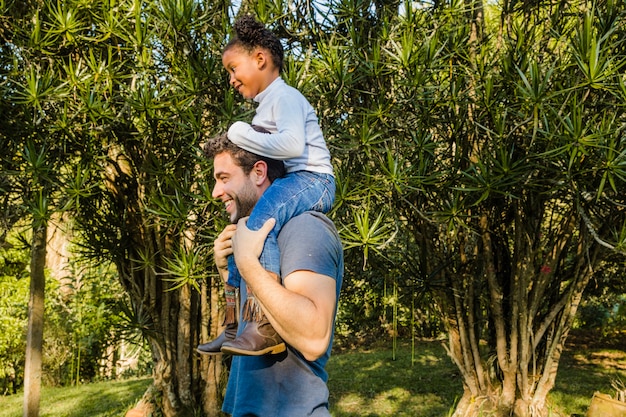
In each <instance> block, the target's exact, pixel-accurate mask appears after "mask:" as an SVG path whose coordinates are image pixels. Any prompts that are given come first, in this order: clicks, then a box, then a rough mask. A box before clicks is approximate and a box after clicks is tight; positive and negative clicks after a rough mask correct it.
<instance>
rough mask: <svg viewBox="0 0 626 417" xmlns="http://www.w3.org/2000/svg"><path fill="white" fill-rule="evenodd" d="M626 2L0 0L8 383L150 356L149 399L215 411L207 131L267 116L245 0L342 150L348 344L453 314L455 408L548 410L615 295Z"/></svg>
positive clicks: (29, 394) (624, 174)
mask: <svg viewBox="0 0 626 417" xmlns="http://www.w3.org/2000/svg"><path fill="white" fill-rule="evenodd" d="M623 6H624V3H623V2H621V1H613V0H605V1H578V0H574V1H542V0H538V1H516V0H504V1H498V2H495V1H494V2H482V1H469V0H468V1H461V0H459V1H431V2H419V1H416V2H411V1H396V0H393V1H388V0H381V1H367V0H337V1H290V2H283V1H279V0H276V1H256V2H253V1H250V2H246V1H243V2H234V3H231V2H222V1H208V0H207V1H202V0H143V1H141V0H66V1H55V0H24V1H12V0H0V9H1V10H2V13H1V16H0V92H1V94H2V102H1V103H0V108H1V111H2V114H1V117H0V140H1V144H0V147H1V148H2V154H1V155H2V158H1V160H0V162H1V166H0V170H1V171H0V172H1V176H0V190H1V191H2V194H1V201H0V208H1V209H2V212H3V215H2V218H1V219H0V220H1V222H2V223H1V225H0V226H1V229H0V236H1V240H0V251H1V252H0V253H1V258H0V260H1V261H2V263H0V277H1V279H2V280H1V281H0V291H1V293H2V301H1V305H0V309H2V310H1V311H2V316H1V318H2V322H1V325H2V328H1V330H2V331H1V332H0V378H1V380H2V383H3V387H4V391H5V392H6V393H9V394H11V393H13V392H17V391H20V392H23V393H24V408H25V410H24V415H25V416H26V415H28V416H35V415H39V404H40V395H41V393H40V387H41V383H42V382H43V384H44V385H45V386H70V385H76V384H82V383H85V382H89V381H96V380H107V379H115V378H121V377H123V376H138V375H145V374H146V373H150V375H151V376H152V379H151V382H152V384H151V387H150V389H149V390H148V392H147V396H146V399H149V400H151V401H152V403H153V404H154V407H155V410H156V411H157V412H158V413H160V415H163V416H167V417H169V416H187V415H190V416H191V415H194V416H195V415H219V405H220V403H221V396H222V394H223V387H224V381H225V378H226V377H227V369H226V364H225V362H223V360H222V358H221V357H217V358H202V359H201V358H200V357H198V356H197V355H196V354H195V352H194V350H195V346H196V345H197V344H198V343H200V342H203V341H206V340H208V339H210V337H211V336H212V335H215V334H216V333H217V332H218V331H219V324H220V323H221V317H220V314H221V305H220V297H219V293H220V283H219V282H218V279H217V278H218V277H217V274H216V272H215V270H214V267H213V265H212V257H211V248H212V240H213V238H214V237H215V236H216V234H217V232H218V231H219V230H221V228H222V227H223V226H224V225H225V221H226V219H225V218H224V217H223V215H222V213H221V212H222V208H221V206H220V205H219V204H218V203H217V202H215V201H213V200H212V199H211V197H210V190H211V187H212V180H211V167H210V164H209V163H208V161H206V160H205V159H204V158H203V157H202V155H201V152H200V146H201V144H202V142H203V140H205V139H206V138H207V137H208V136H211V135H214V134H217V133H220V132H223V131H225V130H226V129H227V128H228V126H229V125H230V124H231V123H233V122H234V121H236V120H250V118H251V117H252V114H253V111H254V109H253V106H252V105H251V103H247V102H244V101H243V100H241V98H240V97H239V96H237V95H236V93H234V92H233V91H232V89H230V88H229V86H228V83H227V75H226V73H225V71H224V70H223V68H222V65H221V59H220V52H221V49H222V48H223V46H224V44H225V42H226V41H227V39H228V36H229V34H230V31H231V27H232V22H233V21H234V19H235V18H236V15H237V14H238V13H243V12H251V13H253V14H254V15H256V16H258V18H259V19H260V20H261V21H263V22H264V23H266V24H267V25H268V26H269V27H270V28H271V29H272V30H274V31H275V32H276V33H277V34H278V35H279V36H280V37H281V39H283V42H284V46H285V50H286V69H285V74H284V78H285V79H286V81H287V82H288V83H289V84H291V85H293V86H295V87H297V88H298V89H299V90H300V91H302V93H303V94H304V95H305V96H306V97H307V98H308V99H309V101H310V102H311V103H312V104H313V106H314V108H315V109H316V110H317V113H318V116H319V118H320V124H321V125H322V128H323V130H324V133H325V135H326V139H327V142H328V145H329V148H330V150H331V154H332V156H333V164H334V167H335V171H336V176H337V184H338V189H337V202H336V204H335V207H334V208H333V211H332V212H331V213H330V217H331V218H332V219H333V220H334V222H335V223H336V225H337V227H338V229H339V231H340V234H341V237H342V241H343V242H344V248H345V256H346V271H345V277H346V278H345V284H344V287H343V293H342V299H341V304H340V311H339V314H338V318H337V338H336V348H337V349H336V351H337V353H340V354H341V355H343V353H341V352H351V351H357V350H359V349H364V348H365V349H367V347H368V346H372V347H378V348H380V347H381V346H386V343H388V344H389V345H390V346H391V350H390V355H391V356H392V358H394V359H395V356H396V355H397V354H400V353H401V352H406V351H404V350H403V348H405V349H408V350H409V355H410V359H409V363H408V364H407V365H404V366H406V367H409V366H410V365H414V364H415V360H414V359H415V358H416V357H417V356H418V355H419V351H420V348H421V349H426V348H425V347H424V346H423V345H419V344H412V343H417V342H415V341H417V340H423V339H431V340H432V339H439V340H440V342H441V343H438V346H439V345H443V346H444V347H445V350H442V351H441V352H440V355H439V356H438V357H440V356H444V357H445V358H446V359H447V360H448V361H449V363H450V364H451V365H452V367H451V368H450V369H452V370H453V371H451V372H450V373H449V374H446V375H448V378H447V379H448V383H449V384H450V385H453V384H454V385H456V388H457V391H456V393H455V394H450V395H455V396H458V398H455V399H454V400H453V401H452V402H453V404H454V405H452V406H450V410H449V412H450V413H453V412H456V413H457V415H496V416H505V415H516V416H520V417H521V416H539V415H547V414H548V413H551V412H552V411H551V404H550V402H549V401H548V394H549V392H550V391H551V390H552V388H553V387H554V384H555V381H556V378H557V371H559V364H560V362H561V355H562V353H563V350H564V347H565V346H566V342H567V340H568V336H569V335H570V333H571V332H570V330H572V329H574V330H585V329H587V330H588V331H589V332H591V329H593V333H589V334H593V335H594V337H596V338H597V339H602V338H604V337H611V335H615V334H619V331H620V330H621V329H623V325H624V320H625V317H624V311H623V308H624V295H623V294H624V293H626V290H625V289H624V266H625V263H624V253H625V247H626V210H625V209H624V207H625V204H626V201H625V200H626V195H625V193H624V192H623V190H624V183H625V182H626V136H625V134H624V129H625V127H626V125H625V123H624V122H625V118H624V105H625V103H626V84H625V81H626V79H625V76H624V75H623V73H624V63H625V62H626V61H625V59H626V53H625V44H624V42H625V40H626V36H625V35H626V33H625V32H626V19H625V18H626V12H625V10H624V9H625V8H624V7H623ZM303 238H306V237H303ZM28 312H30V314H27V313H28ZM25 329H28V330H27V331H25ZM407 340H408V341H409V342H408V343H409V345H408V348H407V346H406V345H405V343H407V342H406V341H407ZM365 352H367V350H365ZM372 354H373V353H372ZM367 355H369V353H368V354H367ZM367 355H365V356H363V358H361V361H362V362H365V359H364V358H367V357H368V356H367ZM337 356H338V357H339V358H344V356H339V355H337ZM337 360H338V361H339V360H340V359H337ZM331 361H332V359H331ZM336 363H337V365H339V364H340V362H336ZM355 366H358V362H357V364H354V363H352V364H351V365H350V366H347V367H346V368H347V369H352V370H354V368H355ZM618 368H619V367H618ZM40 369H43V373H40V372H39V370H40ZM411 369H413V368H411ZM343 372H346V370H345V369H344V371H343ZM423 372H428V368H427V367H426V368H423ZM407 373H408V374H409V375H414V378H407V379H406V380H405V383H406V385H407V388H409V389H410V387H411V386H414V387H420V389H423V382H422V379H421V378H422V377H423V375H422V374H421V373H418V374H413V373H411V372H407ZM332 378H333V375H331V380H332ZM611 378H612V376H611V375H609V376H607V378H606V379H609V380H610V379H611ZM379 379H380V377H379ZM607 382H608V386H611V381H607ZM606 386H607V385H605V387H606ZM409 392H411V391H409ZM361 407H362V408H368V406H367V404H363V405H362V406H361ZM366 413H367V410H360V411H358V410H357V411H355V412H354V414H353V415H365V414H366ZM392 414H394V413H392Z"/></svg>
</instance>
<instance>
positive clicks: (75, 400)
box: [0, 378, 151, 417]
mask: <svg viewBox="0 0 626 417" xmlns="http://www.w3.org/2000/svg"><path fill="white" fill-rule="evenodd" d="M150 382H151V379H150V378H142V379H128V380H124V381H108V382H107V381H105V382H96V383H93V384H85V385H78V386H74V387H54V388H50V387H44V388H43V389H42V391H41V412H40V414H39V416H40V417H120V416H124V414H125V413H126V411H127V410H129V409H131V408H132V407H133V406H134V405H135V403H136V402H137V401H138V400H139V399H140V398H141V396H142V395H143V393H144V392H145V391H146V388H147V387H148V386H149V385H150ZM22 401H23V395H12V396H8V397H0V417H22Z"/></svg>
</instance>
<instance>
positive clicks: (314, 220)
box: [283, 211, 337, 232]
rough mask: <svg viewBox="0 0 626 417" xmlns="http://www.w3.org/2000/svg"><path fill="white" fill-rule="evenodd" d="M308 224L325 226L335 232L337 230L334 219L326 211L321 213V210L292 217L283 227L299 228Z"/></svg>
mask: <svg viewBox="0 0 626 417" xmlns="http://www.w3.org/2000/svg"><path fill="white" fill-rule="evenodd" d="M307 226H309V227H310V226H317V227H319V226H324V227H326V228H329V229H330V230H333V231H335V232H336V231H337V229H336V227H335V224H334V223H333V221H332V220H330V219H329V218H328V216H326V215H325V214H324V213H320V212H319V211H305V212H304V213H302V214H299V215H297V216H295V217H292V218H291V219H289V221H287V223H286V224H285V225H284V226H283V229H284V228H287V227H289V228H290V229H296V230H297V228H301V227H307Z"/></svg>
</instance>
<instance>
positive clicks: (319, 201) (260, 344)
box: [198, 15, 335, 355]
mask: <svg viewBox="0 0 626 417" xmlns="http://www.w3.org/2000/svg"><path fill="white" fill-rule="evenodd" d="M234 29H235V33H236V36H235V37H234V38H233V39H231V40H230V42H229V43H228V44H227V45H226V47H225V48H224V51H223V53H222V64H223V65H224V67H225V68H226V70H227V71H228V73H229V75H230V84H231V85H232V86H233V88H235V90H237V91H238V92H239V93H240V94H241V95H242V96H243V97H244V98H246V99H253V100H254V101H255V102H257V103H258V107H257V109H256V114H255V115H254V117H253V119H252V124H248V123H244V122H235V123H234V124H233V125H232V126H231V127H230V128H229V129H228V138H229V139H230V140H231V141H232V142H233V143H235V144H236V145H238V146H240V147H241V148H243V149H245V150H247V151H250V152H253V153H256V154H258V155H262V156H266V157H270V158H273V159H278V160H283V161H284V164H285V168H286V171H287V174H286V175H285V176H284V177H282V178H279V179H277V180H275V181H274V182H273V183H272V185H271V186H270V187H269V189H268V190H267V191H265V193H264V194H263V196H262V197H261V199H260V200H259V201H258V203H257V204H256V206H255V207H254V209H253V211H252V214H251V215H250V218H249V219H248V222H247V227H248V228H249V229H251V230H258V229H260V228H261V226H263V224H264V223H265V222H266V221H267V220H268V219H270V218H274V219H276V225H275V227H274V229H273V230H272V232H270V234H269V235H268V237H267V239H266V241H265V245H264V247H263V253H262V254H261V257H260V258H259V260H260V262H261V264H262V265H263V266H264V267H265V269H267V270H268V271H270V272H273V273H275V274H276V276H277V279H280V252H279V249H278V244H277V241H276V238H277V236H278V233H279V232H280V229H281V227H282V226H283V225H284V224H285V223H286V222H287V221H288V220H289V219H290V218H292V217H294V216H296V215H298V214H301V213H303V212H305V211H308V210H315V211H321V212H324V213H326V212H328V211H329V210H330V208H331V207H332V205H333V202H334V199H335V179H334V176H333V168H332V165H331V162H330V153H329V151H328V148H327V147H326V143H325V141H324V136H323V134H322V130H321V128H320V126H319V124H318V119H317V116H316V114H315V110H314V109H313V107H312V106H311V104H310V103H309V102H308V101H307V99H306V98H305V97H304V96H303V95H302V94H301V93H300V92H299V91H298V90H296V89H295V88H293V87H290V86H288V85H287V84H286V83H285V81H284V80H283V79H282V78H281V76H280V75H281V73H282V69H283V68H282V67H283V47H282V44H281V43H280V40H279V39H278V38H277V37H276V36H275V35H274V34H273V33H272V32H271V31H270V30H268V29H267V28H265V26H263V25H262V24H261V23H259V22H258V21H256V20H255V19H254V17H252V16H250V15H247V16H243V17H241V18H240V19H238V20H237V21H236V22H235V25H234ZM252 125H254V126H255V127H256V126H258V127H260V128H261V129H255V128H253V127H252ZM262 129H264V130H266V131H269V132H270V133H261V132H260V131H259V130H262ZM228 261H229V263H228V282H227V284H226V285H225V289H224V292H225V295H226V310H227V311H226V320H225V324H226V330H225V331H224V333H222V334H221V335H220V336H219V337H218V338H217V339H215V340H213V341H211V342H209V343H207V344H205V345H200V346H199V347H198V351H200V352H201V353H218V352H219V351H221V352H223V353H230V354H237V355H263V354H266V353H280V352H282V351H284V350H285V344H284V342H282V339H280V337H279V336H278V335H277V334H276V332H275V331H274V330H273V328H271V325H270V324H269V321H268V320H267V318H266V317H265V315H264V314H263V312H262V310H261V308H260V306H259V305H258V304H257V302H256V299H255V298H254V294H252V293H251V292H250V291H249V292H248V299H247V301H246V304H245V305H244V307H243V311H244V313H243V317H242V318H243V319H244V320H245V321H246V322H247V323H246V324H245V327H244V328H243V330H241V329H240V330H239V331H238V335H237V337H236V338H235V339H234V340H233V339H232V336H233V334H234V333H235V330H234V329H236V326H237V323H236V319H235V318H234V317H235V289H236V288H238V287H239V284H240V280H241V276H240V275H239V272H238V271H237V268H236V265H235V261H234V259H233V257H232V256H231V257H230V258H229V260H228ZM276 340H278V342H276Z"/></svg>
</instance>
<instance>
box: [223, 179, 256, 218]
mask: <svg viewBox="0 0 626 417" xmlns="http://www.w3.org/2000/svg"><path fill="white" fill-rule="evenodd" d="M233 201H234V202H235V213H234V218H232V217H231V219H230V220H231V223H233V224H234V223H237V222H238V221H239V219H241V218H242V217H246V216H249V215H250V213H252V209H253V208H254V206H255V204H256V203H257V201H258V196H257V195H256V192H255V191H254V190H252V189H250V188H248V187H245V188H244V189H243V190H242V192H240V193H238V194H237V196H236V197H234V198H233Z"/></svg>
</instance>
